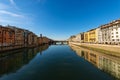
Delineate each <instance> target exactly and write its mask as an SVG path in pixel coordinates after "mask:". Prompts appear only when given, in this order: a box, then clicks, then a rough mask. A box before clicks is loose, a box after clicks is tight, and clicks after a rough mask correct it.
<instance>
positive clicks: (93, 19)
mask: <svg viewBox="0 0 120 80" xmlns="http://www.w3.org/2000/svg"><path fill="white" fill-rule="evenodd" d="M116 19H120V0H0V24H1V25H8V24H9V25H14V26H18V27H20V28H24V29H29V30H31V31H33V32H34V33H36V34H37V35H39V34H41V33H42V34H43V35H44V36H48V37H50V38H52V39H56V40H59V39H60V40H64V39H68V38H69V37H70V36H71V35H74V34H78V33H80V32H85V31H87V30H89V29H92V28H95V27H98V26H100V25H102V24H105V23H108V22H110V21H112V20H116Z"/></svg>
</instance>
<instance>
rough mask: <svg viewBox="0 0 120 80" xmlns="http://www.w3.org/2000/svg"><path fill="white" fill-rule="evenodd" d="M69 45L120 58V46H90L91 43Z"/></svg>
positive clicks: (72, 43)
mask: <svg viewBox="0 0 120 80" xmlns="http://www.w3.org/2000/svg"><path fill="white" fill-rule="evenodd" d="M69 44H70V45H77V46H79V47H83V48H87V49H90V50H93V51H98V52H101V53H105V54H108V55H112V56H116V57H120V46H119V45H104V44H90V43H77V42H69Z"/></svg>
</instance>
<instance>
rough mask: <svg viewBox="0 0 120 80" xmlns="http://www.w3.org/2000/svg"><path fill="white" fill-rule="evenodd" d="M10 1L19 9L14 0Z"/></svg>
mask: <svg viewBox="0 0 120 80" xmlns="http://www.w3.org/2000/svg"><path fill="white" fill-rule="evenodd" d="M9 1H10V3H11V4H12V5H13V6H14V7H15V8H16V9H19V8H18V6H17V5H16V3H15V1H14V0H9Z"/></svg>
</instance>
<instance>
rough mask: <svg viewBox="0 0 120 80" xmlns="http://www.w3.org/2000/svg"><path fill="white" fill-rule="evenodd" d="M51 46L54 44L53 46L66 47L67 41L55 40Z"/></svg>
mask: <svg viewBox="0 0 120 80" xmlns="http://www.w3.org/2000/svg"><path fill="white" fill-rule="evenodd" d="M53 44H55V45H67V44H68V41H66V40H56V41H53Z"/></svg>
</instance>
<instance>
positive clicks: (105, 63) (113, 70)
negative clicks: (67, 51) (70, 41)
mask: <svg viewBox="0 0 120 80" xmlns="http://www.w3.org/2000/svg"><path fill="white" fill-rule="evenodd" d="M70 47H71V49H73V50H74V51H75V52H76V54H77V55H78V56H80V57H83V58H84V59H85V60H87V61H89V62H90V63H92V64H93V65H94V66H96V67H97V68H99V69H100V70H102V71H104V72H106V73H108V74H109V75H111V76H113V77H115V78H116V79H120V58H119V57H114V56H111V55H106V54H103V53H99V52H95V51H91V50H89V49H85V48H80V47H78V46H75V45H74V46H73V45H70Z"/></svg>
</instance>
